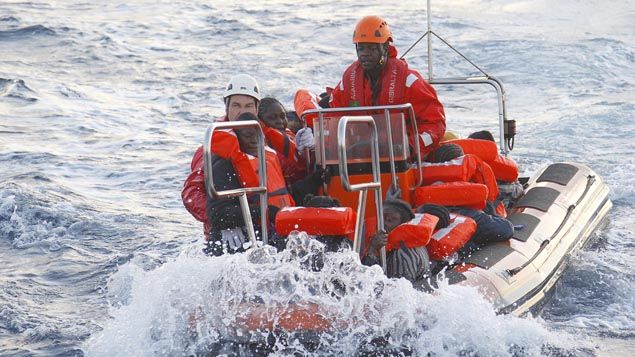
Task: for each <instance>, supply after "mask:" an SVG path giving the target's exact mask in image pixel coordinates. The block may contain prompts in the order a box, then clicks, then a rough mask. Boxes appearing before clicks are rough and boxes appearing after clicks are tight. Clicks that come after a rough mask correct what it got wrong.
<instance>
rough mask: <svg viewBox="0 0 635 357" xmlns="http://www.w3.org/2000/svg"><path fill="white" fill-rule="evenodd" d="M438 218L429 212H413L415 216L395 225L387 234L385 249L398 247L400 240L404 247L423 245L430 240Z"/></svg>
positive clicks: (389, 249)
mask: <svg viewBox="0 0 635 357" xmlns="http://www.w3.org/2000/svg"><path fill="white" fill-rule="evenodd" d="M438 221H439V218H438V217H437V216H434V215H431V214H424V213H415V218H413V219H411V220H410V221H408V222H405V223H402V224H400V225H398V226H397V227H395V229H393V230H392V231H391V232H390V233H389V234H388V242H387V243H386V251H387V252H389V251H391V250H393V249H399V248H400V247H401V242H403V243H404V245H405V246H406V248H417V247H424V246H426V244H428V242H429V241H430V238H431V237H432V232H433V231H434V227H435V226H436V225H437V222H438Z"/></svg>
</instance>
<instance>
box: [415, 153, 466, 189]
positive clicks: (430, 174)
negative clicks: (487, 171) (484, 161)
mask: <svg viewBox="0 0 635 357" xmlns="http://www.w3.org/2000/svg"><path fill="white" fill-rule="evenodd" d="M477 165H478V161H477V158H476V157H475V156H472V155H465V156H460V157H457V158H456V159H452V160H450V161H446V162H439V163H430V162H424V163H423V167H422V169H421V173H422V174H423V184H424V185H430V184H432V183H435V182H438V181H441V182H454V181H469V180H470V179H471V178H472V176H473V175H474V173H475V172H476V166H477Z"/></svg>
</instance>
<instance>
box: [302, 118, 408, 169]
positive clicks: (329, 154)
mask: <svg viewBox="0 0 635 357" xmlns="http://www.w3.org/2000/svg"><path fill="white" fill-rule="evenodd" d="M347 116H350V115H347ZM371 116H372V117H373V119H375V125H376V126H377V133H378V137H379V157H380V161H381V162H389V161H390V154H389V145H388V135H387V133H388V129H387V125H386V117H385V115H384V114H375V115H371ZM341 117H342V115H337V116H324V118H323V121H324V130H321V127H320V123H319V120H317V119H316V120H315V121H314V126H315V135H316V141H317V144H316V156H317V162H318V164H322V156H321V155H320V154H319V153H321V151H322V148H324V154H325V155H324V157H325V158H326V164H327V165H337V163H338V153H337V127H338V124H339V120H340V118H341ZM390 127H391V132H392V141H393V147H394V151H393V152H394V155H395V161H405V160H406V159H407V158H408V153H409V151H408V136H407V135H406V126H405V120H404V115H403V113H393V114H391V115H390ZM321 137H323V138H324V144H323V146H322V140H321ZM370 138H371V135H370V128H369V127H368V125H367V124H349V126H348V129H347V132H346V148H347V157H348V162H349V163H359V162H370V161H371V146H370V144H371V143H370Z"/></svg>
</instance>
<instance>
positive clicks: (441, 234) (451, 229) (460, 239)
mask: <svg viewBox="0 0 635 357" xmlns="http://www.w3.org/2000/svg"><path fill="white" fill-rule="evenodd" d="M474 232H476V222H475V221H474V220H473V219H472V218H470V217H466V216H462V215H459V214H456V213H450V224H449V225H448V226H447V227H445V228H441V229H439V230H438V231H436V232H434V234H432V239H430V242H428V246H427V250H428V255H429V256H430V259H433V260H442V259H443V258H445V257H448V256H450V255H452V254H454V252H456V251H457V250H459V249H460V248H461V247H463V246H464V245H465V243H467V241H469V240H470V238H472V235H473V234H474Z"/></svg>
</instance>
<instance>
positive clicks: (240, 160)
mask: <svg viewBox="0 0 635 357" xmlns="http://www.w3.org/2000/svg"><path fill="white" fill-rule="evenodd" d="M223 99H224V101H225V115H224V116H223V117H220V118H217V119H215V121H235V120H236V119H238V117H239V116H240V115H241V114H243V113H251V114H253V115H257V114H258V105H259V104H260V87H259V86H258V82H256V80H255V79H254V78H253V77H252V76H250V75H248V74H243V73H241V74H237V75H235V76H233V77H232V78H231V79H230V80H229V82H228V83H227V86H226V87H225V91H224V92H223ZM213 140H214V146H213V147H212V152H213V153H214V154H215V155H217V156H219V157H222V158H224V159H227V160H229V161H231V163H232V164H233V165H234V166H235V167H236V168H237V169H238V170H239V172H241V173H242V174H241V175H240V180H241V182H242V184H243V185H244V186H257V185H258V175H257V174H256V173H255V171H254V170H253V169H252V168H251V164H250V163H249V159H248V158H247V156H246V155H245V154H244V153H242V151H240V148H239V144H238V140H237V139H236V135H235V134H234V132H233V131H232V130H231V129H220V130H217V131H215V132H214V138H213ZM190 166H191V170H192V171H191V172H190V174H189V176H188V177H187V179H186V180H185V184H184V185H183V191H182V192H181V198H182V199H183V204H184V205H185V208H186V209H187V210H188V212H190V214H192V216H194V218H196V219H197V220H198V221H201V222H203V223H204V231H205V235H206V237H207V236H208V233H209V232H210V228H211V224H210V222H209V220H208V219H207V213H206V206H207V203H206V202H207V197H206V196H207V195H206V193H205V173H204V171H203V146H200V147H199V148H198V149H197V150H196V152H195V153H194V157H193V158H192V163H191V165H190Z"/></svg>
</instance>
